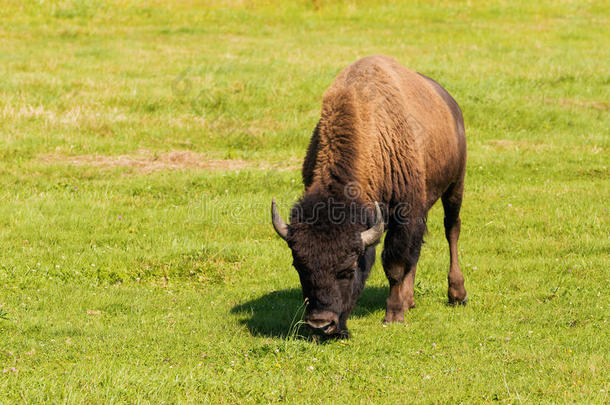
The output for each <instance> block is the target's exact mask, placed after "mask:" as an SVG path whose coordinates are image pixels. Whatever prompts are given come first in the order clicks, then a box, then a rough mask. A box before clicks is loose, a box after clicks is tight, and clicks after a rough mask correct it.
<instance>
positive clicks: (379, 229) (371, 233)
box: [276, 203, 384, 248]
mask: <svg viewBox="0 0 610 405" xmlns="http://www.w3.org/2000/svg"><path fill="white" fill-rule="evenodd" d="M383 228H384V225H383V217H382V216H381V209H380V208H379V203H375V225H373V226H372V227H371V228H369V229H367V230H366V231H364V232H362V233H361V234H360V237H361V238H362V244H363V245H364V247H365V248H367V247H368V246H371V245H372V244H374V243H377V241H378V240H379V239H380V238H381V235H383ZM276 229H277V228H276ZM278 233H279V232H278Z"/></svg>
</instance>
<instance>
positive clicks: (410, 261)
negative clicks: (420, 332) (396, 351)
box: [382, 223, 425, 322]
mask: <svg viewBox="0 0 610 405" xmlns="http://www.w3.org/2000/svg"><path fill="white" fill-rule="evenodd" d="M414 228H415V229H408V228H407V227H404V226H399V225H395V226H394V227H392V224H390V226H389V229H388V234H387V235H386V239H385V246H384V249H383V254H382V258H383V269H384V271H385V274H386V277H387V278H388V282H389V283H390V296H389V297H388V299H387V300H386V315H385V319H384V322H403V321H404V313H405V310H407V309H411V308H413V307H414V306H415V299H414V295H413V289H414V286H415V270H416V267H417V261H418V260H419V253H420V250H421V244H422V239H423V234H424V230H425V225H424V224H423V223H421V224H420V226H416V227H414Z"/></svg>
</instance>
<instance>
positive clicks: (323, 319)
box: [305, 311, 349, 339]
mask: <svg viewBox="0 0 610 405" xmlns="http://www.w3.org/2000/svg"><path fill="white" fill-rule="evenodd" d="M305 321H306V323H307V326H309V329H310V330H311V331H312V332H313V333H314V334H316V335H318V336H322V337H325V338H340V339H341V338H347V337H349V332H348V331H347V328H345V326H343V327H341V324H340V322H339V317H338V316H337V315H336V314H334V313H333V312H330V311H322V312H316V313H313V314H310V315H308V316H307V317H306V320H305Z"/></svg>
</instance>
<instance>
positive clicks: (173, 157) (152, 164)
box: [40, 150, 295, 173]
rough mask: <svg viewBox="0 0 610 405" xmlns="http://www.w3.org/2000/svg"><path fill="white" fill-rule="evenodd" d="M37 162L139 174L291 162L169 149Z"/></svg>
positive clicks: (51, 157)
mask: <svg viewBox="0 0 610 405" xmlns="http://www.w3.org/2000/svg"><path fill="white" fill-rule="evenodd" d="M40 161H42V162H44V163H47V164H69V165H74V166H93V167H101V168H112V167H129V168H133V169H135V170H136V171H138V172H141V173H151V172H155V171H160V170H193V169H199V170H239V169H248V168H252V169H257V168H258V169H275V170H292V169H294V168H295V167H294V165H286V166H285V167H274V166H273V165H269V164H266V163H261V162H251V161H247V160H243V159H210V158H209V157H207V156H206V155H204V154H202V153H197V152H192V151H171V152H163V153H154V152H151V151H146V150H140V151H137V152H136V153H134V154H129V155H114V156H108V155H76V156H68V155H61V154H49V155H43V156H40Z"/></svg>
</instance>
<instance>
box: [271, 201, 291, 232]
mask: <svg viewBox="0 0 610 405" xmlns="http://www.w3.org/2000/svg"><path fill="white" fill-rule="evenodd" d="M271 223H273V227H274V228H275V232H277V234H278V235H280V238H282V239H284V240H286V238H288V224H287V223H286V222H285V221H284V220H283V219H282V217H281V216H280V213H279V212H277V206H276V205H275V197H273V200H271Z"/></svg>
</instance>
